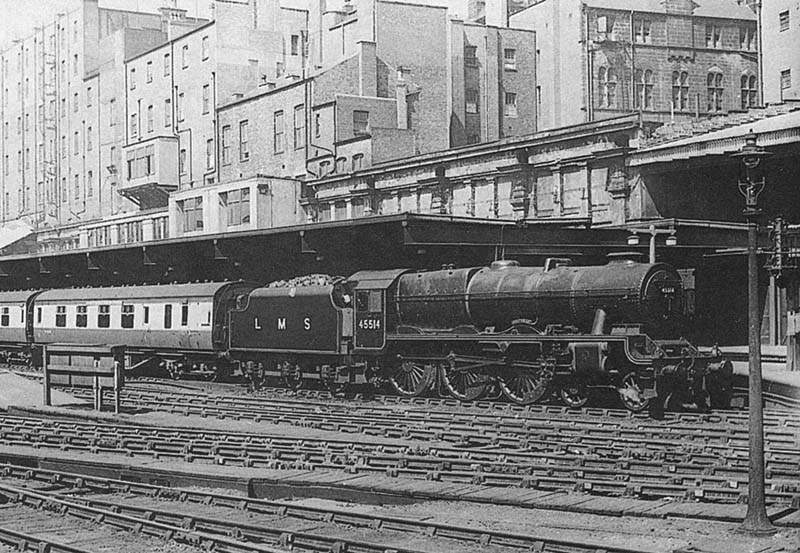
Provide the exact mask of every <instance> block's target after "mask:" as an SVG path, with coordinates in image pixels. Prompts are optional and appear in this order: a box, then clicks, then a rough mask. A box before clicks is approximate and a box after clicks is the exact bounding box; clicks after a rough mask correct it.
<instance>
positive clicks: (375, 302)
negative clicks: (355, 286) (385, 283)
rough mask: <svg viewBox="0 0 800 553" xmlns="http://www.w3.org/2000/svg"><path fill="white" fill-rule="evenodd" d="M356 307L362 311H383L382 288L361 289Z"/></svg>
mask: <svg viewBox="0 0 800 553" xmlns="http://www.w3.org/2000/svg"><path fill="white" fill-rule="evenodd" d="M356 309H358V311H360V312H361V313H381V312H382V311H383V294H382V293H381V291H380V290H359V291H358V292H357V293H356Z"/></svg>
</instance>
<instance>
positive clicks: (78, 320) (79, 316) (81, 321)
mask: <svg viewBox="0 0 800 553" xmlns="http://www.w3.org/2000/svg"><path fill="white" fill-rule="evenodd" d="M88 322H89V317H88V315H87V310H86V306H85V305H79V306H78V307H77V310H76V311H75V326H77V327H79V328H86V327H87V326H88Z"/></svg>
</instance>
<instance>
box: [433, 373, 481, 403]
mask: <svg viewBox="0 0 800 553" xmlns="http://www.w3.org/2000/svg"><path fill="white" fill-rule="evenodd" d="M442 381H443V383H444V387H445V388H446V389H447V391H448V392H449V393H450V396H451V397H454V398H455V399H457V400H459V401H475V400H476V399H478V398H481V397H483V395H484V394H485V393H486V390H488V389H489V385H490V384H491V380H490V379H489V376H488V375H486V374H483V373H480V372H477V371H465V370H461V371H459V370H456V369H454V368H451V367H449V366H445V367H443V370H442Z"/></svg>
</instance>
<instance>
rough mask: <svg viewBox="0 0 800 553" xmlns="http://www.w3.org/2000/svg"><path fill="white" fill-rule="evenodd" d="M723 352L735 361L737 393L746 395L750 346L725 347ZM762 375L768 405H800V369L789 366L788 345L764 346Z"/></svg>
mask: <svg viewBox="0 0 800 553" xmlns="http://www.w3.org/2000/svg"><path fill="white" fill-rule="evenodd" d="M722 352H723V354H725V355H726V356H728V357H729V358H730V359H731V360H732V362H733V375H734V390H735V392H736V395H737V396H738V397H744V396H746V395H747V374H748V371H749V362H748V358H747V356H748V353H747V347H746V346H740V347H729V348H722ZM761 374H762V381H763V389H764V403H765V405H766V406H768V407H769V406H778V407H789V408H800V372H795V371H789V370H787V369H786V348H783V347H771V346H765V347H763V348H762V350H761Z"/></svg>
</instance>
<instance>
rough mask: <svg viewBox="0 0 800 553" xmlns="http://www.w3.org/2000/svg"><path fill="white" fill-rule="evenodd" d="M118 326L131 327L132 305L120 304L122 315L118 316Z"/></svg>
mask: <svg viewBox="0 0 800 553" xmlns="http://www.w3.org/2000/svg"><path fill="white" fill-rule="evenodd" d="M120 326H122V328H133V306H132V305H125V304H123V305H122V315H121V317H120Z"/></svg>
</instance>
